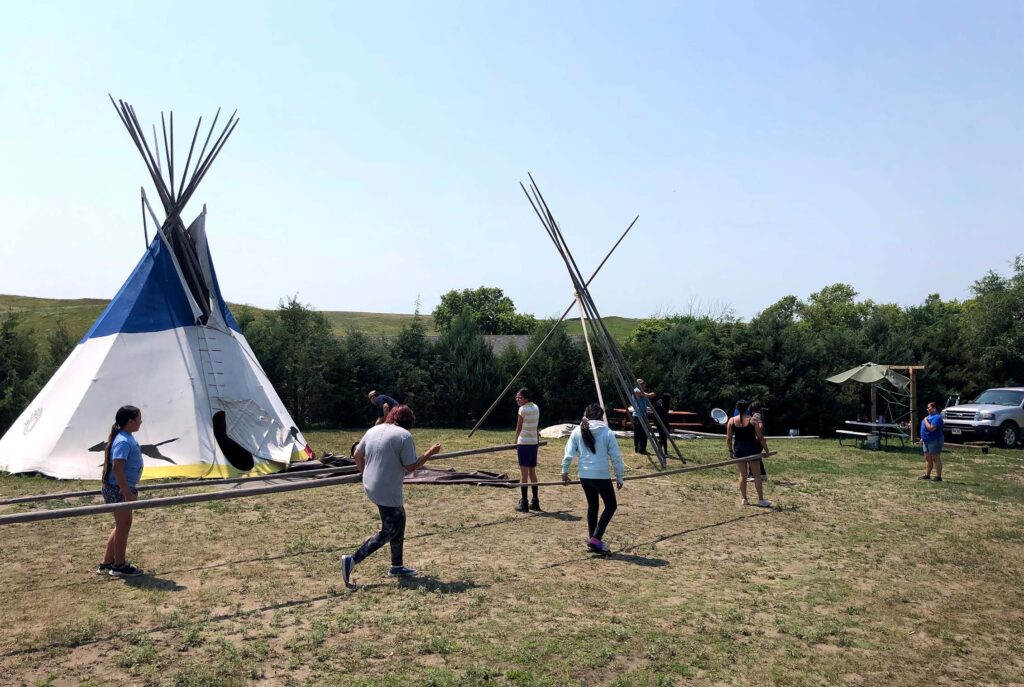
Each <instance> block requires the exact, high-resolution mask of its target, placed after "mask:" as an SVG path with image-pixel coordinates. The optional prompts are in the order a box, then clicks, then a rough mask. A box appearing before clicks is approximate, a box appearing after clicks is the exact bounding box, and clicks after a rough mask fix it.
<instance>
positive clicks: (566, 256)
mask: <svg viewBox="0 0 1024 687" xmlns="http://www.w3.org/2000/svg"><path fill="white" fill-rule="evenodd" d="M528 176H529V177H530V184H531V188H532V190H533V194H534V197H533V198H530V194H529V193H526V188H525V187H523V192H524V193H526V195H527V198H528V199H529V200H530V204H531V205H532V206H533V208H534V212H536V213H537V216H538V218H539V219H540V220H541V223H542V224H543V225H544V228H545V229H546V230H547V232H548V235H549V236H550V238H551V240H552V242H554V243H555V247H556V249H557V250H558V252H559V254H560V255H561V256H562V259H563V261H564V262H565V263H566V268H567V270H568V271H569V275H570V278H571V279H572V280H573V283H574V286H576V289H577V293H578V294H579V295H581V296H582V297H583V301H584V303H585V305H586V307H587V308H588V311H589V312H588V314H589V316H590V319H591V321H592V322H594V321H596V322H598V324H599V327H598V328H599V329H601V330H603V332H604V334H605V335H606V336H605V339H604V340H603V341H602V346H603V347H604V348H605V349H606V351H605V352H606V354H607V355H608V357H609V358H610V359H612V361H613V364H612V365H611V368H612V370H613V371H614V372H615V373H616V376H617V377H619V380H620V383H621V384H622V389H623V390H624V391H625V393H626V394H629V392H630V389H631V388H632V386H631V384H632V383H631V382H627V381H626V380H625V379H624V378H623V374H622V371H623V370H625V371H626V372H627V375H626V376H628V377H629V378H630V379H632V378H633V377H634V374H633V371H632V370H631V369H630V368H629V365H628V363H627V362H626V360H625V358H624V357H623V356H622V354H621V352H620V351H619V349H618V345H617V344H616V343H615V341H614V339H613V338H612V337H611V334H610V333H609V332H608V330H607V328H606V327H605V326H604V323H603V321H602V320H601V316H600V313H599V312H598V311H597V306H596V304H595V303H594V301H593V298H592V297H591V296H590V293H589V291H587V289H586V287H585V286H582V285H581V284H580V283H579V282H580V278H579V277H580V275H579V269H578V268H577V265H576V261H575V259H574V258H573V256H572V252H571V251H570V250H569V246H568V244H567V243H566V241H565V238H564V237H563V236H562V233H561V230H560V229H559V228H558V223H557V222H556V221H555V219H554V216H553V215H552V213H551V209H550V208H549V207H548V205H547V202H546V201H545V200H544V196H543V194H541V192H540V189H539V188H538V186H537V183H536V181H534V179H533V176H532V175H528ZM520 186H522V184H520ZM534 200H536V203H534ZM539 208H543V209H544V215H542V214H541V212H540V209H539ZM545 215H546V220H545ZM617 367H618V368H619V369H616V368H617ZM630 395H631V394H630ZM620 396H621V392H620ZM623 403H624V404H626V401H625V400H624V399H623ZM643 420H644V421H643V423H642V424H643V431H644V433H645V434H646V435H647V437H648V439H650V441H651V444H652V448H653V449H654V453H655V455H656V456H657V457H658V461H659V462H660V463H661V466H662V467H665V464H666V460H665V458H666V457H665V456H664V455H663V453H662V451H661V447H660V446H659V445H658V443H657V441H655V439H654V435H653V433H652V432H651V429H650V426H649V425H648V424H647V419H646V418H644V419H643ZM655 420H656V422H657V423H658V425H659V426H660V427H661V429H662V431H664V432H666V436H667V437H669V438H670V440H671V436H670V434H669V433H668V429H667V427H665V426H664V425H665V423H664V422H663V421H662V420H661V418H660V417H659V416H657V415H655ZM634 431H636V428H635V427H634ZM672 447H673V448H674V449H675V451H676V454H677V455H678V456H679V459H680V460H682V461H683V462H686V460H685V458H683V456H682V453H681V452H680V451H679V447H678V446H676V443H675V441H674V440H672Z"/></svg>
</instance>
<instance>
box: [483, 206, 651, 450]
mask: <svg viewBox="0 0 1024 687" xmlns="http://www.w3.org/2000/svg"><path fill="white" fill-rule="evenodd" d="M638 219H640V215H637V216H636V217H634V218H633V221H632V222H630V223H629V226H628V227H626V231H624V232H622V236H620V237H619V240H618V241H616V242H615V245H614V246H612V247H611V250H609V251H608V252H607V253H606V254H605V256H604V260H602V261H601V262H600V264H598V266H597V269H595V270H594V272H593V274H591V275H590V279H588V280H587V285H589V284H590V282H592V281H594V277H596V276H597V273H598V272H600V271H601V268H602V267H604V264H605V263H606V262H608V258H610V257H611V256H612V253H614V252H615V249H616V248H618V247H619V244H620V243H622V239H624V238H626V234H628V233H629V230H630V229H632V228H633V225H634V224H636V222H637V220H638ZM576 304H577V302H576V301H573V302H572V303H570V304H569V305H568V306H567V307H566V308H565V312H563V313H562V316H561V317H559V318H558V320H557V321H556V322H555V323H554V324H552V325H551V329H549V330H548V333H547V334H545V335H544V338H543V339H541V342H540V343H539V344H537V346H536V348H534V349H533V352H532V353H530V355H529V357H527V359H526V362H525V363H523V365H522V367H520V368H519V371H518V372H516V373H515V374H514V375H512V379H511V380H509V383H508V384H507V385H506V386H505V388H504V389H502V390H501V393H499V394H498V397H497V398H496V399H494V403H492V404H491V407H490V408H488V409H487V412H485V413H484V414H483V416H482V417H481V418H480V419H479V420H477V423H476V425H474V426H473V429H472V430H470V432H469V436H473V433H474V432H476V430H478V429H480V425H482V424H483V423H484V421H485V420H486V419H487V417H488V416H489V415H490V414H491V413H492V412H494V409H495V408H497V407H498V404H499V403H501V399H503V398H504V397H505V394H507V393H508V391H509V389H511V388H512V385H513V384H515V383H516V380H517V379H519V376H520V375H521V374H523V370H525V369H526V367H527V366H528V365H529V364H530V361H531V360H533V357H534V356H535V355H537V352H538V351H540V349H541V348H542V347H543V346H544V344H545V343H546V342H547V340H548V339H549V338H551V335H552V334H554V333H555V330H556V329H557V328H558V325H560V324H561V323H562V321H563V320H565V318H566V317H568V315H569V312H570V311H571V310H572V306H574V305H576Z"/></svg>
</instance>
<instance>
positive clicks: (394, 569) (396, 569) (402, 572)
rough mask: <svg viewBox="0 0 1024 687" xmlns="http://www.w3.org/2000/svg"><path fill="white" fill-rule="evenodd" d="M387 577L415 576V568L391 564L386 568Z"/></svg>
mask: <svg viewBox="0 0 1024 687" xmlns="http://www.w3.org/2000/svg"><path fill="white" fill-rule="evenodd" d="M388 577H416V568H410V567H408V566H405V565H392V566H391V567H390V568H388Z"/></svg>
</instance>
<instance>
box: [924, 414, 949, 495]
mask: <svg viewBox="0 0 1024 687" xmlns="http://www.w3.org/2000/svg"><path fill="white" fill-rule="evenodd" d="M944 440H945V437H944V435H943V434H942V415H941V414H940V413H939V408H938V406H936V405H935V401H932V402H931V403H929V404H928V415H927V416H926V417H925V418H924V419H923V420H921V447H922V448H923V449H924V462H925V470H924V474H923V475H921V476H920V477H919V478H918V479H926V480H927V479H930V480H931V481H933V482H941V481H942V444H943V442H944ZM932 468H935V476H934V477H932Z"/></svg>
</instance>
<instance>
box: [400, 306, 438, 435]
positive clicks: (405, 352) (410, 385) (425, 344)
mask: <svg viewBox="0 0 1024 687" xmlns="http://www.w3.org/2000/svg"><path fill="white" fill-rule="evenodd" d="M391 357H392V359H393V360H394V375H395V382H394V388H393V389H392V391H391V393H392V395H395V394H397V397H400V398H401V400H402V402H403V403H407V404H409V405H410V406H411V407H412V408H413V410H414V411H415V413H416V421H417V423H419V424H421V425H429V424H435V416H436V415H437V410H438V408H439V407H440V406H441V405H442V404H443V403H444V401H443V399H440V398H438V395H437V393H436V386H435V384H436V381H435V377H436V376H437V375H438V361H437V352H436V350H435V346H434V345H433V344H432V343H431V342H430V341H429V340H428V339H427V327H426V324H425V323H424V322H423V318H422V317H421V316H420V313H419V308H417V310H416V313H415V315H414V317H413V320H412V322H410V323H409V324H407V325H405V326H404V327H402V329H401V331H399V332H398V336H396V337H395V339H394V340H393V341H392V342H391Z"/></svg>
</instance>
